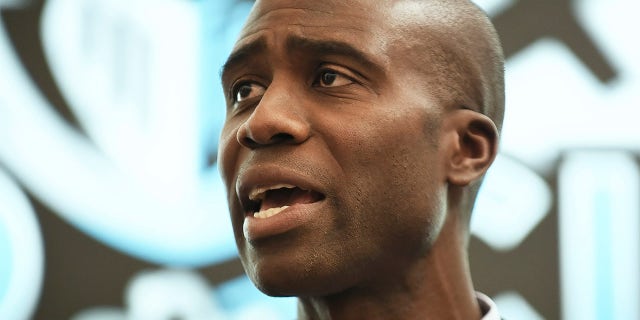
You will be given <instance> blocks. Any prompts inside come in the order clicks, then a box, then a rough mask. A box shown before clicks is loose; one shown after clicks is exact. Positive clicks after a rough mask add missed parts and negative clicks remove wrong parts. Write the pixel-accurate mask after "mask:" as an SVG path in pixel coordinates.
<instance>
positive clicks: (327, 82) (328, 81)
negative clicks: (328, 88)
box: [321, 71, 338, 85]
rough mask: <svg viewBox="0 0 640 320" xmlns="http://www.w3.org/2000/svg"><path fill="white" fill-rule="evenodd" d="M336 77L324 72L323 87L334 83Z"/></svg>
mask: <svg viewBox="0 0 640 320" xmlns="http://www.w3.org/2000/svg"><path fill="white" fill-rule="evenodd" d="M336 77H338V75H337V74H336V73H334V72H328V71H327V72H325V73H323V74H322V77H321V78H322V83H323V84H325V85H330V84H332V83H333V82H334V81H336Z"/></svg>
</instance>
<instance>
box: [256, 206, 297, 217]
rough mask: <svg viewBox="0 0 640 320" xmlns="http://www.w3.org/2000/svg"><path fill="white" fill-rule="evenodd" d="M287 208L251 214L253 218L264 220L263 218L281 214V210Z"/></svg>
mask: <svg viewBox="0 0 640 320" xmlns="http://www.w3.org/2000/svg"><path fill="white" fill-rule="evenodd" d="M286 208H289V206H283V207H279V208H271V209H267V210H264V211H260V212H256V213H254V214H253V216H254V217H255V218H258V219H265V218H269V217H272V216H275V215H276V214H278V213H280V212H282V210H284V209H286Z"/></svg>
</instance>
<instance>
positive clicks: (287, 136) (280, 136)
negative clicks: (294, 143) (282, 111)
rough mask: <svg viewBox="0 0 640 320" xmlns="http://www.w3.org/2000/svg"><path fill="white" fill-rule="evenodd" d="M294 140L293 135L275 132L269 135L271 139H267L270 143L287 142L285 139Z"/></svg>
mask: <svg viewBox="0 0 640 320" xmlns="http://www.w3.org/2000/svg"><path fill="white" fill-rule="evenodd" d="M291 140H294V139H293V136H292V135H290V134H288V133H282V132H281V133H277V134H275V135H273V136H272V137H271V139H270V140H269V142H270V143H282V142H287V141H291Z"/></svg>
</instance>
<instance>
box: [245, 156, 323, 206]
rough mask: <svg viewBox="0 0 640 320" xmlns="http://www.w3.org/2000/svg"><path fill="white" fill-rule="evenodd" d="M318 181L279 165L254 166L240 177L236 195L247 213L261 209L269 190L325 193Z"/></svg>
mask: <svg viewBox="0 0 640 320" xmlns="http://www.w3.org/2000/svg"><path fill="white" fill-rule="evenodd" d="M314 181H317V179H314V178H313V177H310V176H308V175H306V174H305V173H301V172H299V171H297V170H293V169H289V168H286V167H282V166H278V165H254V166H251V167H249V168H248V169H247V170H244V171H242V172H241V173H240V174H239V175H238V180H237V182H236V193H237V195H238V199H239V200H240V204H241V206H242V208H243V210H244V212H245V213H252V212H255V211H258V210H259V209H260V202H261V200H262V199H263V197H264V195H265V192H266V191H267V190H273V189H279V188H295V187H297V188H300V189H303V190H308V191H315V192H318V193H320V194H322V195H323V196H324V195H325V193H324V192H323V191H322V190H321V187H320V186H319V185H317V182H314Z"/></svg>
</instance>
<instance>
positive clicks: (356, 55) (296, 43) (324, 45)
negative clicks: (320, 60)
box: [286, 35, 382, 72]
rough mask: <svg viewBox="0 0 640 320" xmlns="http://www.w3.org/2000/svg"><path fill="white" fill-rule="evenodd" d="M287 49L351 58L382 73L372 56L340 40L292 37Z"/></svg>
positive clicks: (288, 38)
mask: <svg viewBox="0 0 640 320" xmlns="http://www.w3.org/2000/svg"><path fill="white" fill-rule="evenodd" d="M286 48H287V50H290V51H304V52H313V53H316V54H320V55H340V56H346V57H350V58H352V59H354V60H356V61H357V62H359V63H360V64H362V65H364V67H365V68H368V69H372V70H375V71H378V72H382V70H381V67H380V66H379V65H378V63H375V62H374V61H373V59H372V57H371V55H370V54H367V53H365V52H364V51H362V50H360V49H358V48H356V47H355V46H353V45H351V44H350V43H349V42H344V41H339V40H324V39H322V40H321V39H313V38H307V37H300V36H295V35H290V36H288V37H287V39H286Z"/></svg>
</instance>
